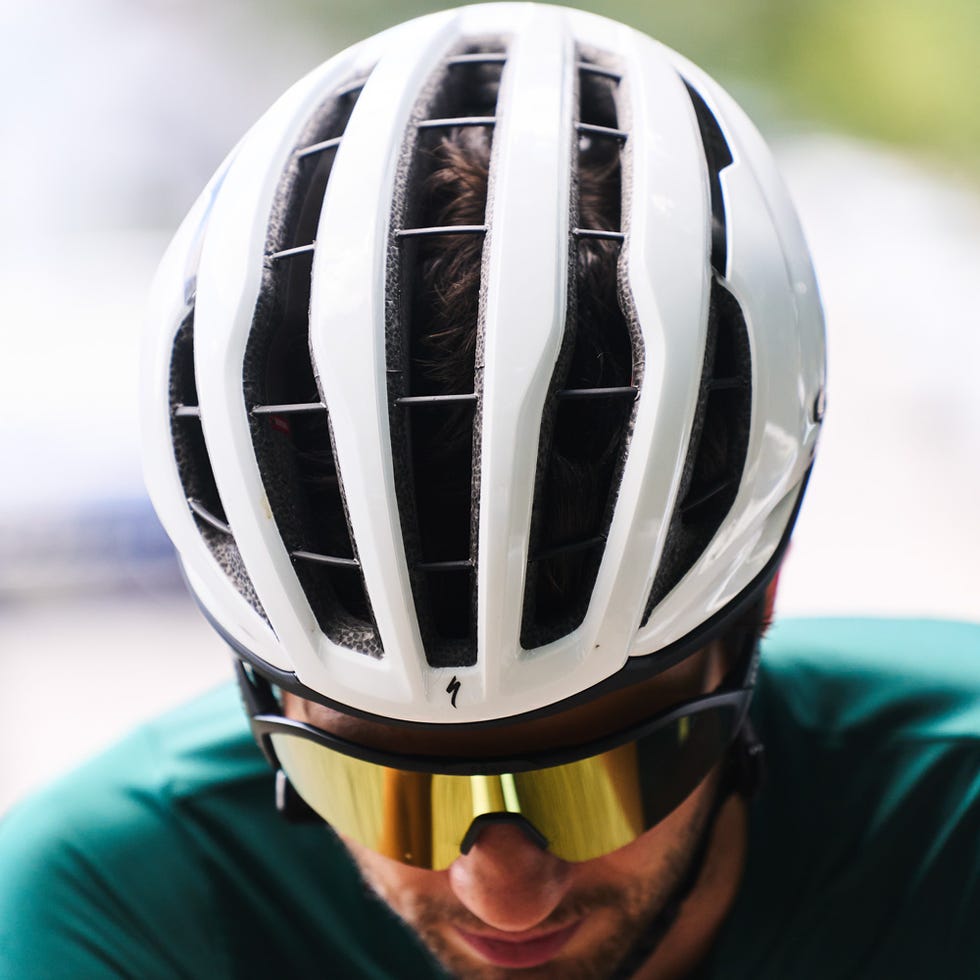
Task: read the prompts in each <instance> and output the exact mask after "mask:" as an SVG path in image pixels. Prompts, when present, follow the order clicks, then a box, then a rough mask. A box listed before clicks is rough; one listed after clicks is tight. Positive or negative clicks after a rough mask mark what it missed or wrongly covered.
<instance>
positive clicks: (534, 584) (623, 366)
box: [521, 54, 641, 649]
mask: <svg viewBox="0 0 980 980" xmlns="http://www.w3.org/2000/svg"><path fill="white" fill-rule="evenodd" d="M621 98H622V93H621V92H620V76H619V73H618V71H617V70H616V69H615V67H611V66H610V65H609V63H608V59H606V58H605V57H603V56H602V55H598V54H596V55H585V54H581V55H580V60H579V65H578V99H577V106H578V118H577V119H576V131H577V146H576V148H575V150H574V151H573V174H574V179H573V198H572V202H571V207H572V222H571V223H572V236H571V241H570V243H569V251H570V256H569V263H570V268H571V275H570V276H569V297H568V311H567V324H566V334H565V339H564V342H563V345H562V350H561V352H560V354H559V358H558V362H557V365H556V367H555V372H554V375H553V378H552V382H551V389H550V391H549V394H548V397H547V400H546V403H545V408H544V416H543V421H542V428H541V434H540V438H539V457H538V470H537V478H536V486H535V494H534V504H533V512H532V521H531V536H530V558H529V562H528V567H527V575H526V579H525V591H524V612H523V617H522V621H521V645H522V646H523V647H524V648H525V649H530V648H533V647H536V646H540V645H542V644H544V643H548V642H550V641H552V640H555V639H558V638H559V637H561V636H564V635H566V634H568V633H570V632H572V631H573V630H574V629H576V628H577V627H578V626H579V625H580V624H581V622H582V620H583V619H584V618H585V613H586V611H587V609H588V606H589V601H590V599H591V596H592V589H593V587H594V585H595V579H596V575H597V573H598V570H599V563H600V561H601V558H602V550H603V545H604V543H605V539H606V535H607V533H608V530H609V523H610V521H611V519H612V510H613V504H614V503H615V498H616V495H617V493H618V490H619V482H620V478H621V475H622V466H623V460H624V458H625V453H626V445H627V442H628V439H629V431H630V425H631V420H632V416H633V408H634V403H635V401H636V395H637V391H638V387H637V384H638V380H639V379H638V376H637V371H636V370H635V365H636V364H637V363H639V362H640V360H641V358H640V357H639V351H638V349H637V348H638V345H639V340H638V337H634V335H633V333H632V332H631V330H630V327H629V325H628V322H627V318H626V316H625V315H624V313H623V309H622V306H621V300H620V296H619V294H618V279H619V276H618V275H617V266H618V262H619V256H620V252H621V249H622V246H623V242H624V240H625V231H624V228H623V226H622V219H621V212H622V195H623V176H622V169H623V156H624V154H623V152H622V151H623V147H624V146H625V145H626V144H627V140H628V133H627V131H626V130H624V129H622V128H620V124H619V119H620V116H621V111H620V101H621Z"/></svg>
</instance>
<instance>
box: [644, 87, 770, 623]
mask: <svg viewBox="0 0 980 980" xmlns="http://www.w3.org/2000/svg"><path fill="white" fill-rule="evenodd" d="M685 85H686V86H687V91H688V94H689V95H690V97H691V102H692V104H693V107H694V111H695V115H696V117H697V122H698V128H699V130H700V133H701V140H702V143H703V146H704V151H705V159H706V163H707V175H708V185H709V191H710V195H711V210H712V236H711V257H710V258H711V265H712V269H713V271H714V278H713V281H712V284H711V296H710V301H709V310H708V330H707V338H706V342H705V354H704V367H703V369H702V373H701V385H700V389H699V394H698V404H697V408H696V411H695V416H694V423H693V426H692V429H691V437H690V442H689V444H688V451H687V457H686V459H685V463H684V472H683V474H682V476H681V482H680V487H679V490H678V495H677V501H678V502H677V505H676V506H675V508H674V512H673V513H672V514H671V517H670V522H669V524H668V529H667V536H666V539H665V542H664V548H663V557H662V558H661V562H660V565H659V567H658V569H657V573H656V575H655V577H654V581H653V586H652V588H651V590H650V596H649V599H648V601H647V605H646V610H645V612H644V616H643V622H644V623H646V622H647V621H648V620H649V618H650V615H651V613H652V612H653V610H654V609H655V608H656V606H657V604H658V603H659V602H660V601H661V600H662V599H663V598H664V597H665V596H666V595H667V594H668V593H669V592H670V591H671V590H672V589H673V588H674V586H675V585H677V583H678V582H679V581H680V580H681V579H682V578H683V577H684V575H685V574H686V573H687V572H688V571H690V569H691V567H692V566H693V565H694V563H695V562H696V561H697V560H698V558H700V556H701V555H702V554H703V552H704V550H705V548H707V546H708V544H709V543H710V542H711V539H712V538H713V537H714V535H715V533H716V532H717V530H718V528H719V527H720V526H721V524H722V521H724V519H725V516H726V515H727V514H728V511H729V510H730V509H731V506H732V504H733V503H734V501H735V497H736V495H737V494H738V488H739V485H740V483H741V480H742V471H743V469H744V467H745V455H746V452H747V450H748V444H749V427H750V423H751V409H752V362H751V352H750V347H749V338H748V330H747V328H746V325H745V317H744V315H743V313H742V309H741V307H740V306H739V304H738V301H737V300H736V298H735V297H734V295H733V294H732V293H731V292H730V291H729V290H728V288H727V287H726V286H725V284H724V277H725V273H726V266H727V259H728V247H727V223H726V217H725V203H724V195H723V193H722V186H721V179H720V172H721V171H722V170H723V169H724V168H725V167H727V166H728V165H729V164H730V163H731V162H732V154H731V150H730V149H729V147H728V144H727V142H726V140H725V137H724V134H723V133H722V131H721V128H720V126H719V125H718V121H717V119H715V117H714V115H713V114H712V112H711V110H710V109H709V108H708V106H707V105H706V104H705V102H704V100H703V99H702V98H701V96H700V95H699V94H698V93H697V92H696V91H695V90H694V88H692V87H691V85H690V84H688V83H686V82H685Z"/></svg>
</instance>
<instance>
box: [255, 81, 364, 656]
mask: <svg viewBox="0 0 980 980" xmlns="http://www.w3.org/2000/svg"><path fill="white" fill-rule="evenodd" d="M363 84H364V79H363V78H359V79H354V80H352V81H351V82H350V83H348V84H346V85H344V86H343V87H341V88H340V89H339V90H338V91H337V92H336V93H334V94H333V95H332V96H331V97H330V98H329V99H327V100H326V102H325V103H324V104H323V105H322V106H321V107H320V109H319V110H318V112H317V113H316V114H315V115H314V117H313V118H312V119H311V121H310V124H309V125H308V127H307V129H306V131H305V132H304V133H303V136H302V137H301V139H300V141H299V143H298V145H297V147H296V150H295V151H294V153H293V155H292V159H291V160H290V162H289V164H288V166H287V167H286V169H285V171H284V173H283V177H282V179H281V181H280V185H279V188H278V190H277V194H276V199H275V202H274V204H273V211H272V216H271V218H270V222H269V231H268V237H267V241H266V261H265V266H264V269H263V280H262V289H261V292H260V295H259V300H258V303H257V304H256V309H255V316H254V319H253V323H252V331H251V334H250V337H249V343H248V347H247V349H246V353H245V364H244V372H243V387H244V395H245V403H246V405H248V406H250V422H251V431H252V442H253V446H254V448H255V456H256V460H257V461H258V466H259V471H260V473H261V475H262V481H263V485H264V488H265V492H266V495H267V497H268V501H269V506H270V508H271V510H272V514H273V517H274V518H275V521H276V526H277V528H278V530H279V533H280V535H281V536H282V540H283V543H284V544H285V546H286V548H287V549H288V551H289V553H290V555H291V556H292V559H293V567H294V569H295V571H296V576H297V578H298V580H299V583H300V585H301V587H302V589H303V591H304V593H305V595H306V598H307V601H308V602H309V604H310V608H311V610H312V611H313V614H314V615H315V616H316V619H317V622H318V624H319V626H320V629H321V630H323V632H324V633H325V634H326V635H327V636H328V637H329V638H330V639H331V640H333V641H334V642H336V643H341V644H343V645H344V646H346V647H348V648H352V649H355V650H360V651H361V652H363V653H366V654H369V655H371V656H376V657H380V656H381V655H382V648H381V641H380V637H379V635H378V630H377V627H376V625H375V623H374V617H373V614H372V611H371V606H370V603H369V601H368V597H367V591H366V589H365V586H364V578H363V575H362V573H361V568H360V563H359V561H358V558H357V553H356V550H355V548H354V546H353V541H352V535H351V531H350V522H349V519H348V516H347V508H346V503H345V500H344V489H343V482H342V479H341V474H340V473H339V472H338V469H337V465H336V461H335V458H334V451H333V438H332V434H331V431H330V417H329V414H328V412H327V409H326V406H325V405H324V403H323V400H322V398H321V396H320V392H319V388H318V385H317V381H316V378H315V376H314V372H313V367H312V364H311V358H310V348H309V308H310V280H311V275H312V267H313V252H314V247H315V246H314V239H315V236H316V232H317V227H318V224H319V220H320V212H321V210H322V207H323V198H324V194H325V193H326V188H327V182H328V180H329V178H330V171H331V169H332V167H333V161H334V159H335V156H336V150H337V147H338V146H339V145H340V143H341V140H342V139H343V134H344V129H345V127H346V125H347V121H348V119H349V118H350V115H351V112H352V111H353V108H354V105H355V103H356V101H357V98H358V96H359V95H360V91H361V88H362V86H363Z"/></svg>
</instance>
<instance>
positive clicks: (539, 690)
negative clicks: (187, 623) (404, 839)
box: [142, 3, 824, 723]
mask: <svg viewBox="0 0 980 980" xmlns="http://www.w3.org/2000/svg"><path fill="white" fill-rule="evenodd" d="M450 137H451V138H453V139H455V140H457V142H462V143H463V144H465V143H466V142H467V141H472V142H475V143H479V144H480V145H483V146H485V147H488V148H490V149H489V164H488V177H487V180H486V188H485V196H486V201H485V206H484V205H483V203H482V198H481V200H480V209H481V211H482V215H483V216H482V218H481V219H480V220H478V221H476V222H468V223H466V224H461V223H459V221H454V220H446V219H445V214H447V213H449V214H452V213H454V212H453V209H452V207H451V206H450V207H449V209H448V211H447V210H446V209H445V208H444V209H443V210H441V211H440V210H439V208H438V207H437V206H436V205H437V204H438V201H436V204H434V203H433V201H434V199H435V198H437V197H438V193H437V192H436V191H433V190H432V188H433V186H434V184H433V181H434V179H435V178H434V177H433V168H434V167H435V166H437V163H435V162H434V161H436V160H437V158H438V155H439V152H440V150H439V148H440V146H443V145H444V143H445V140H446V139H447V138H450ZM481 141H482V143H481ZM590 155H591V156H592V157H595V158H596V159H599V160H600V162H602V161H605V163H604V164H603V165H604V166H605V170H604V172H605V173H607V174H609V175H610V176H609V178H608V180H609V181H611V182H612V183H611V184H609V183H608V181H607V186H608V187H611V188H612V190H611V192H610V193H611V195H612V198H613V199H614V200H613V206H612V207H611V209H607V211H608V214H609V220H607V221H605V222H604V223H603V224H602V225H601V226H599V227H588V226H587V225H583V223H582V222H581V220H580V219H581V216H582V215H583V214H584V213H585V210H584V204H583V196H584V195H585V193H586V191H585V190H584V189H583V186H582V182H581V180H580V178H581V174H582V168H583V166H584V164H583V160H588V159H589V158H590ZM610 160H611V161H612V163H611V164H609V165H608V166H606V164H608V163H609V161H610ZM440 216H441V217H440ZM447 225H449V227H447ZM437 246H438V247H441V248H442V253H443V255H446V254H448V255H450V256H452V255H453V254H454V253H455V252H456V251H457V250H458V251H460V252H462V251H463V250H464V248H465V249H469V250H470V252H473V250H474V248H475V253H474V254H475V255H476V263H477V265H476V268H477V269H478V270H479V273H478V274H479V283H478V289H477V291H476V292H475V293H474V299H473V304H472V305H473V307H474V308H473V309H472V310H467V309H466V304H465V303H463V304H460V311H459V315H460V316H461V317H466V316H471V317H472V318H473V323H472V331H471V334H470V335H471V338H472V343H473V346H474V353H473V354H472V355H470V362H469V363H470V367H469V369H468V370H469V374H468V376H467V377H466V378H465V384H461V383H460V382H459V379H456V380H455V381H454V382H453V383H452V384H441V386H440V382H438V380H433V378H434V377H436V375H434V374H432V372H431V371H429V370H428V367H427V365H428V364H429V362H430V361H431V360H432V358H433V356H435V355H433V353H432V351H433V346H432V338H429V339H426V338H425V328H426V324H425V323H424V322H422V321H424V320H425V318H426V316H427V315H428V313H427V310H428V307H427V306H426V303H427V302H428V300H427V299H426V296H425V295H423V294H424V292H425V289H424V288H423V286H422V285H420V283H422V282H423V280H424V277H425V274H426V273H425V268H426V262H428V261H429V258H430V257H431V254H432V251H431V250H432V248H433V247H437ZM586 247H588V248H593V249H595V248H598V249H599V251H601V253H602V254H603V255H606V256H607V262H608V269H609V276H610V279H611V281H613V295H614V297H616V298H617V299H616V301H615V302H614V304H613V305H614V306H615V305H617V303H618V308H616V309H613V310H611V311H609V313H608V317H607V318H606V319H607V320H608V321H609V322H608V323H607V324H606V325H605V326H604V327H603V328H602V336H603V337H605V338H606V339H605V340H603V341H602V343H605V344H607V346H608V347H609V348H610V350H611V349H612V348H616V349H617V350H620V351H622V350H625V351H626V352H627V356H626V360H627V362H628V365H627V368H626V370H625V372H623V371H620V372H619V373H618V374H616V372H615V371H612V370H610V371H606V370H605V369H604V368H603V366H602V365H603V364H604V358H606V354H607V353H608V352H607V351H605V350H604V349H601V348H600V349H599V350H597V351H594V352H592V353H590V354H588V356H587V357H585V358H584V362H586V363H594V364H595V365H598V367H597V368H596V370H595V371H593V372H592V373H591V374H590V373H589V372H588V371H586V372H585V374H588V375H589V376H588V377H584V376H583V373H582V371H580V370H579V368H578V367H576V365H577V364H580V363H582V362H583V356H582V354H581V351H578V352H577V350H576V344H577V343H578V344H579V346H581V344H582V343H584V342H585V341H584V340H581V338H582V337H584V336H585V332H584V330H585V328H584V327H582V328H576V323H579V321H581V319H582V317H581V315H580V314H579V313H578V312H577V307H578V306H579V305H581V302H582V300H581V284H580V279H581V276H582V263H581V262H579V261H577V255H578V253H579V252H580V251H581V250H582V249H583V248H586ZM589 315H591V314H589ZM590 343H591V341H590ZM426 345H427V346H426ZM423 348H424V349H423ZM608 360H609V361H610V362H611V361H613V360H614V358H613V357H612V356H611V355H610V357H609V358H608ZM144 372H145V377H144V384H143V392H144V395H143V408H142V412H143V425H144V441H145V446H146V462H145V470H146V480H147V485H148V487H149V491H150V495H151V497H152V500H153V503H154V505H155V507H156V509H157V512H158V513H159V515H160V518H161V520H162V522H163V524H164V526H165V528H166V530H167V532H168V533H169V535H170V537H171V538H172V540H173V542H174V544H175V546H176V548H177V551H178V553H179V557H180V561H181V563H182V566H183V569H184V572H185V575H186V578H187V581H188V583H189V585H190V587H191V589H192V591H193V592H194V594H195V596H196V598H197V600H198V602H199V603H200V605H201V606H202V608H203V609H204V611H205V612H206V614H207V616H208V617H209V618H210V620H211V621H212V623H213V624H214V625H215V627H216V628H217V629H218V630H219V631H220V632H221V633H222V634H223V635H224V636H225V638H226V639H227V640H228V641H229V642H230V644H231V645H232V647H233V648H234V649H235V650H236V652H237V653H238V655H239V656H240V657H241V658H243V659H244V660H246V661H247V662H248V663H250V664H251V666H252V668H253V669H255V670H258V671H259V672H260V673H262V674H263V675H264V676H265V677H266V678H268V679H269V680H271V681H272V682H273V683H275V684H277V685H279V686H281V687H282V688H284V689H287V690H291V691H294V692H296V693H298V694H300V695H302V696H304V697H308V698H312V699H314V700H318V701H321V702H323V703H326V704H329V705H333V706H336V707H340V708H342V709H344V710H347V711H351V712H354V713H361V714H366V715H370V716H379V717H382V718H385V719H392V720H400V721H406V722H417V723H424V722H433V723H474V722H486V721H492V720H499V719H503V718H510V717H512V716H517V715H525V714H527V713H530V712H537V711H542V710H554V709H555V706H556V705H559V704H562V705H564V704H567V703H571V702H573V701H574V700H576V699H581V698H585V697H590V696H593V695H595V694H596V693H598V692H599V691H602V690H606V689H608V688H609V687H611V686H615V685H618V684H623V683H628V682H630V681H632V680H633V679H638V678H641V677H645V676H649V675H651V674H654V673H656V672H658V671H659V670H662V669H664V668H665V667H667V666H670V665H671V664H673V663H676V662H677V661H678V660H679V659H680V658H681V657H683V656H685V655H687V654H688V653H689V652H691V651H692V650H694V649H696V648H698V647H700V646H703V645H704V644H705V643H706V642H708V641H709V640H710V639H712V638H713V637H715V636H717V635H719V633H720V632H721V631H723V630H724V629H725V628H726V626H728V625H730V624H731V622H732V621H733V619H734V617H735V616H736V615H737V614H738V613H739V612H740V611H741V610H743V609H744V608H745V607H746V605H747V604H748V603H749V602H751V601H753V600H754V599H758V598H759V596H760V595H761V590H762V589H763V588H764V586H765V585H766V584H767V582H768V581H769V580H770V579H771V577H772V575H773V574H774V572H775V570H776V568H777V567H778V564H779V561H780V559H781V556H782V553H783V550H784V548H785V545H786V542H787V540H788V537H789V532H790V529H791V527H792V524H793V521H794V519H795V515H796V512H797V509H798V507H799V503H800V499H801V496H802V493H803V489H804V487H805V484H806V480H807V476H808V473H809V470H810V467H811V464H812V461H813V456H814V451H815V447H816V441H817V434H818V430H819V428H820V421H821V417H822V412H823V408H822V403H823V393H824V339H823V320H822V314H821V309H820V302H819V298H818V294H817V288H816V283H815V280H814V275H813V270H812V268H811V263H810V259H809V255H808V252H807V248H806V245H805V242H804V240H803V236H802V233H801V230H800V227H799V224H798V221H797V218H796V215H795V213H794V211H793V208H792V206H791V204H790V201H789V199H788V196H787V193H786V191H785V189H784V186H783V184H782V182H781V180H780V178H779V176H778V174H777V173H776V169H775V166H774V164H773V161H772V159H771V157H770V154H769V152H768V150H767V148H766V147H765V145H764V143H763V141H762V139H761V137H760V136H759V134H758V133H757V131H756V130H755V128H754V127H753V126H752V124H751V123H750V122H749V121H748V119H747V118H746V117H745V115H744V114H743V113H742V112H741V110H740V109H739V108H738V107H737V106H736V105H735V103H734V102H733V101H732V100H731V98H730V97H729V96H728V95H726V93H725V92H724V91H722V89H721V88H720V87H719V86H718V85H717V84H716V83H715V82H714V81H712V80H711V79H710V78H709V77H708V76H706V75H705V74H704V73H703V72H701V71H700V70H699V69H698V68H696V67H695V66H694V65H692V64H690V63H689V62H687V61H686V60H684V59H683V58H682V57H680V56H679V55H677V54H676V53H674V52H673V51H671V50H669V49H667V48H665V47H664V46H662V45H661V44H659V43H657V42H656V41H654V40H652V39H650V38H648V37H646V36H644V35H642V34H640V33H638V32H636V31H634V30H631V29H629V28H627V27H624V26H623V25H621V24H618V23H615V22H612V21H609V20H606V19H604V18H601V17H597V16H594V15H591V14H586V13H583V12H581V11H576V10H567V9H563V8H560V7H554V6H537V5H534V4H512V3H500V4H484V5H479V6H473V7H466V8H462V9H459V10H452V11H446V12H444V13H438V14H433V15H430V16H426V17H422V18H420V19H417V20H413V21H410V22H408V23H406V24H403V25H401V26H398V27H395V28H393V29H391V30H389V31H386V32H384V33H383V34H380V35H378V36H376V37H373V38H371V39H369V40H367V41H364V42H363V43H360V44H357V45H355V46H354V47H352V48H349V49H348V50H346V51H344V52H342V53H341V54H339V55H337V56H336V57H334V58H332V59H331V60H330V61H328V62H326V63H325V64H324V65H322V66H321V67H320V68H318V69H316V70H315V71H314V72H312V73H311V74H310V75H308V76H307V77H306V78H304V79H303V80H302V81H300V82H299V83H298V84H297V85H296V86H294V87H293V88H292V89H290V90H289V91H288V92H287V93H286V94H285V95H284V96H283V97H282V98H281V99H280V100H279V101H278V102H277V103H276V104H275V105H274V106H273V107H272V108H271V109H270V110H269V111H268V112H267V113H266V114H265V115H264V116H263V117H262V118H261V119H260V120H259V122H258V123H257V124H256V125H255V126H254V127H253V128H252V129H251V130H250V131H249V133H248V134H247V135H246V136H245V137H244V139H243V140H242V141H241V142H240V144H239V145H238V146H237V147H236V148H235V150H234V151H233V152H232V154H231V155H230V156H229V158H228V159H227V160H226V161H225V163H224V164H223V165H222V167H221V168H220V169H219V171H218V173H217V174H216V176H215V177H214V178H213V180H212V181H211V183H210V184H209V185H208V187H207V188H206V190H205V191H204V193H203V194H202V196H201V198H200V199H199V200H198V201H197V203H196V204H195V205H194V207H193V208H192V210H191V212H190V214H189V215H188V217H187V219H186V220H185V222H184V223H183V225H182V226H181V228H180V230H179V231H178V233H177V235H176V237H175V239H174V241H173V243H172V244H171V246H170V248H169V250H168V252H167V254H166V256H165V258H164V260H163V262H162V265H161V268H160V271H159V273H158V276H157V279H156V282H155V286H154V290H153V298H152V306H151V312H150V316H149V323H148V332H147V342H146V348H145V359H144ZM437 373H438V372H436V374H437ZM596 419H598V420H599V422H598V423H597V424H599V425H600V427H601V428H602V432H603V437H602V439H601V440H600V441H601V447H600V448H598V449H596V448H595V446H594V445H592V443H594V442H595V440H589V439H580V438H579V432H580V431H584V426H587V425H588V424H591V422H592V421H594V420H596ZM448 429H453V430H454V431H455V433H456V436H457V442H459V444H461V445H464V446H465V447H466V450H465V453H460V452H458V451H456V452H451V453H448V454H441V453H440V445H441V442H442V440H443V439H444V438H445V437H446V432H447V431H448ZM460 432H462V433H463V435H462V437H461V442H460V440H459V434H460ZM708 432H710V437H709V436H706V435H705V433H708ZM709 442H711V443H712V445H711V446H708V445H707V443H709ZM576 453H577V454H578V455H579V456H580V457H581V458H580V459H578V463H579V464H580V468H582V469H583V471H584V472H587V473H589V474H591V475H590V476H589V477H588V479H586V480H585V481H584V484H583V486H584V487H585V489H580V490H579V491H578V492H580V493H583V494H589V495H591V498H592V499H593V502H594V506H592V507H591V508H590V510H589V512H590V515H591V516H590V517H589V518H588V520H587V521H586V522H585V525H582V526H581V527H579V528H578V530H577V531H576V533H575V535H573V536H571V537H569V536H567V535H564V534H563V532H562V531H561V526H560V521H555V520H553V519H552V518H553V516H554V514H555V513H556V512H557V511H558V510H559V509H560V507H561V506H562V504H563V503H564V500H563V499H562V493H564V492H565V491H561V492H558V491H557V490H556V487H558V486H561V484H560V481H559V480H558V479H557V477H556V475H555V473H556V467H558V468H560V467H561V466H562V465H563V463H562V460H563V459H565V458H567V457H569V456H570V455H571V456H575V455H576ZM708 456H710V457H711V459H712V460H713V462H712V463H711V464H710V465H707V464H706V463H705V459H706V458H707V457H708ZM446 486H451V487H453V488H455V490H454V491H453V492H452V493H447V492H445V490H444V488H445V487H446ZM440 488H443V489H440ZM555 562H564V563H565V564H566V565H567V564H568V563H569V562H572V563H574V565H575V574H574V575H572V576H571V577H570V578H567V580H564V581H565V585H564V586H563V588H562V589H560V590H558V591H557V592H556V591H555V590H554V589H550V591H549V586H548V582H549V580H550V579H549V576H551V571H550V569H551V566H552V565H553V564H554V563H555Z"/></svg>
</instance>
